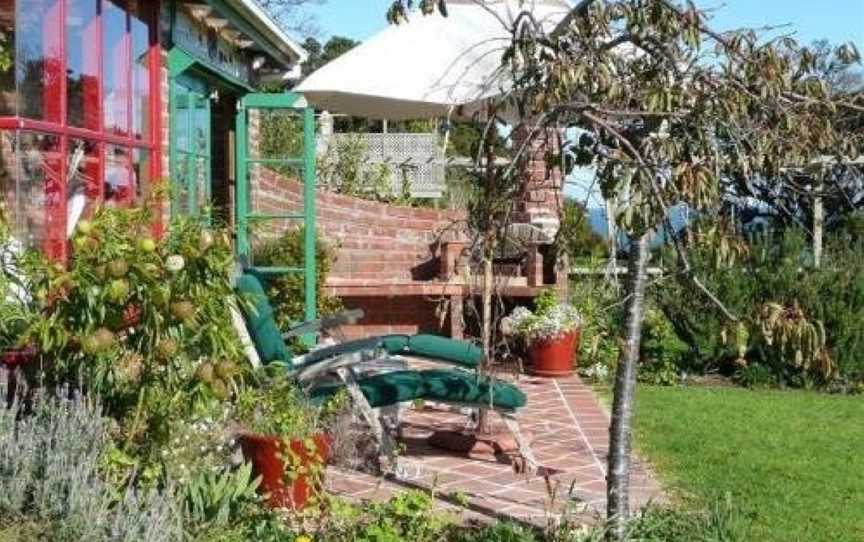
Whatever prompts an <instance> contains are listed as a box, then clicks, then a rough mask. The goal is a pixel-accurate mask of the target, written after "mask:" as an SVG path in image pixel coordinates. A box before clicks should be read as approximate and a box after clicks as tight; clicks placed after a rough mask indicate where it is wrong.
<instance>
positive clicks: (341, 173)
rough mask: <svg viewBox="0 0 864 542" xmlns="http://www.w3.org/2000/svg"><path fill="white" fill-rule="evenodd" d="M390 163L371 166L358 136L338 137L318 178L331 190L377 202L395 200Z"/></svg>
mask: <svg viewBox="0 0 864 542" xmlns="http://www.w3.org/2000/svg"><path fill="white" fill-rule="evenodd" d="M392 175H393V171H392V170H391V168H390V166H389V165H388V164H384V163H379V164H371V165H370V163H369V149H368V148H367V146H366V142H365V141H364V140H363V138H362V137H361V136H359V135H356V136H346V137H340V138H335V139H334V140H333V143H332V144H331V146H330V148H329V149H327V152H326V153H325V155H324V156H323V157H322V158H321V159H320V160H319V162H318V177H319V179H320V182H321V184H322V185H323V186H325V187H327V189H328V190H330V191H333V192H337V193H339V194H345V195H346V196H354V197H358V198H364V199H371V200H376V201H392V200H394V199H396V198H397V194H394V191H393V184H392V181H391V177H392Z"/></svg>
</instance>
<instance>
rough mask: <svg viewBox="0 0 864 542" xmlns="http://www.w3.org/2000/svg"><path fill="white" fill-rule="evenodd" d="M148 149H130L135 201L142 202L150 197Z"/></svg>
mask: <svg viewBox="0 0 864 542" xmlns="http://www.w3.org/2000/svg"><path fill="white" fill-rule="evenodd" d="M150 167H151V163H150V151H147V150H145V149H133V150H132V178H133V179H135V180H136V182H135V201H137V202H144V201H145V200H147V198H149V197H150V194H151V189H152V186H151V184H150V182H151V179H150Z"/></svg>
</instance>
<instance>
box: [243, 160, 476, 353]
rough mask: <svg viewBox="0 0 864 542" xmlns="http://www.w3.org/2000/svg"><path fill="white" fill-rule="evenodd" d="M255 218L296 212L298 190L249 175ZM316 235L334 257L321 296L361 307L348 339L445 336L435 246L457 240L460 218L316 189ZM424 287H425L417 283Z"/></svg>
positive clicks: (260, 174) (265, 174) (267, 175)
mask: <svg viewBox="0 0 864 542" xmlns="http://www.w3.org/2000/svg"><path fill="white" fill-rule="evenodd" d="M254 177H255V181H254V183H255V184H253V186H256V187H257V188H256V194H255V196H254V200H255V201H256V202H257V204H256V209H257V210H258V211H261V212H267V213H269V212H282V213H284V212H286V211H287V212H300V211H301V210H302V208H303V195H302V190H303V185H302V184H301V183H299V182H297V181H294V180H289V179H286V178H284V177H282V176H280V175H278V174H276V173H274V172H272V171H270V170H266V169H261V170H259V171H257V172H256V174H255V175H254ZM316 220H317V226H318V231H319V234H320V235H321V238H322V239H323V240H324V242H325V243H326V244H327V245H328V246H329V247H330V248H331V249H332V250H333V251H334V254H335V262H334V265H333V269H332V271H331V274H330V276H329V277H328V280H327V284H326V287H327V290H328V291H329V292H330V293H332V294H334V295H337V296H339V297H340V298H341V299H342V300H343V302H344V303H345V305H346V307H347V308H362V309H363V310H364V311H365V312H366V317H365V318H364V319H363V321H362V322H361V324H362V325H360V326H356V327H354V328H352V329H348V330H346V331H347V333H348V334H349V335H350V336H351V337H361V336H370V335H379V334H384V333H417V332H420V331H425V332H434V333H449V322H448V321H447V319H444V320H443V321H442V320H439V318H438V312H439V311H438V309H439V306H440V305H439V303H440V301H441V300H442V299H444V298H445V296H444V295H443V288H442V287H441V286H440V285H438V286H437V287H436V284H435V283H434V279H436V278H437V277H438V274H439V268H440V264H439V260H438V252H439V250H438V242H439V240H442V239H452V238H455V237H457V236H458V233H457V232H458V231H460V226H461V227H464V220H465V214H464V213H460V212H455V211H441V210H436V209H418V208H412V207H397V206H393V205H388V204H385V203H379V202H374V201H367V200H363V199H359V198H354V197H350V196H344V195H340V194H333V193H331V192H326V191H324V190H318V193H317V197H316ZM423 282H426V283H427V284H426V285H423V284H421V283H423Z"/></svg>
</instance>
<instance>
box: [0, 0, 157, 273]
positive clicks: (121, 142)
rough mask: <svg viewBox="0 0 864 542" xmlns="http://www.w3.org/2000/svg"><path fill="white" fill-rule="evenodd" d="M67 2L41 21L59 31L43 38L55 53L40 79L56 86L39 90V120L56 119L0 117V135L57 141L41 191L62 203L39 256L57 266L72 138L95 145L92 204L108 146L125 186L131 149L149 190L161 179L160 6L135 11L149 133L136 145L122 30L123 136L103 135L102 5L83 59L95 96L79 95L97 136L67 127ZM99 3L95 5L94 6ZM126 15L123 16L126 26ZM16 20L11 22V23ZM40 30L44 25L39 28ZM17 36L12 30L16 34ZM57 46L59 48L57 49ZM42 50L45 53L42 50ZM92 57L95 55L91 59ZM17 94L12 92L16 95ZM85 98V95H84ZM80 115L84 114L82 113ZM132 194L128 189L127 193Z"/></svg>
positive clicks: (130, 66) (127, 45)
mask: <svg viewBox="0 0 864 542" xmlns="http://www.w3.org/2000/svg"><path fill="white" fill-rule="evenodd" d="M68 1H69V0H58V1H57V4H56V7H55V8H54V9H52V10H50V12H49V13H47V14H46V15H45V21H46V22H45V24H46V25H47V24H49V23H52V20H53V19H54V18H59V21H60V22H59V28H60V29H61V31H60V32H59V36H58V35H49V34H48V33H46V36H48V39H51V40H55V41H54V44H56V45H58V46H57V47H56V50H57V52H58V55H57V56H58V57H59V58H57V57H53V58H47V60H49V62H46V64H45V66H46V67H45V71H46V73H45V74H44V75H43V78H45V79H47V80H50V79H54V80H55V81H58V82H59V84H58V85H45V91H44V93H43V104H44V111H45V114H44V115H43V117H45V118H52V117H54V118H59V122H53V121H47V120H36V119H30V118H25V117H20V116H15V117H10V116H0V130H9V131H12V130H14V131H27V132H38V133H43V134H49V135H55V136H58V137H59V140H60V149H59V153H60V157H61V160H60V164H59V181H58V182H57V183H51V184H52V185H53V186H46V187H45V190H46V194H47V193H48V192H52V193H56V192H57V191H60V192H61V193H62V195H63V197H61V198H59V200H60V202H61V203H60V205H57V206H52V207H51V213H50V215H49V216H47V217H46V224H47V228H48V231H47V232H46V234H47V235H46V242H45V245H44V246H43V250H44V252H45V253H46V255H48V256H49V257H50V258H53V259H55V260H59V261H66V259H67V258H68V252H69V243H68V242H67V240H66V220H67V219H66V216H67V209H66V201H67V196H68V194H67V186H66V179H67V171H66V170H67V156H68V151H69V141H70V139H72V138H77V139H85V140H90V141H93V142H95V143H96V146H97V155H98V168H99V172H100V175H101V177H102V178H100V179H99V180H100V181H101V182H99V183H98V185H99V188H98V198H97V199H98V201H102V200H103V199H104V196H105V194H104V174H105V162H106V156H105V152H106V147H107V146H108V145H116V146H119V147H124V148H125V149H127V151H128V152H127V154H128V166H127V167H128V171H129V172H130V173H129V174H130V186H131V185H132V182H131V181H132V179H131V175H132V171H133V170H134V158H133V157H134V152H133V151H134V149H141V150H146V151H148V152H149V153H150V172H149V173H150V183H151V185H155V184H156V183H159V182H161V181H160V178H161V176H162V137H161V135H162V125H161V121H162V108H161V103H162V99H161V88H162V85H161V64H162V62H161V60H162V54H161V47H160V44H159V10H160V2H159V1H155V0H154V1H150V0H147V1H141V2H139V6H141V7H142V8H143V9H145V10H147V11H146V15H147V17H148V20H149V22H150V25H149V31H150V36H149V42H150V45H149V49H148V51H147V55H148V60H149V66H148V70H149V86H150V96H149V109H150V112H149V115H150V119H149V123H148V124H149V128H148V129H147V131H146V133H145V134H142V135H143V137H142V138H141V139H137V138H136V137H135V134H134V130H133V126H132V124H133V109H134V107H135V105H134V98H135V97H134V92H135V90H134V76H133V71H134V65H135V62H134V59H133V58H132V55H133V52H132V50H133V48H132V46H131V40H132V37H131V34H130V29H129V28H128V26H127V29H126V32H125V36H124V38H123V43H124V45H123V47H124V49H125V52H126V53H127V54H128V56H129V59H128V62H126V66H125V67H126V72H127V73H126V74H124V75H125V81H124V83H123V84H122V85H120V88H121V89H123V91H124V98H125V103H126V124H127V129H126V131H125V133H124V134H122V135H121V134H115V133H112V132H110V131H108V130H107V129H106V126H105V124H106V123H105V114H104V113H105V111H104V109H105V107H104V96H103V94H104V92H103V88H104V87H103V85H104V71H105V67H104V62H106V59H105V58H104V54H103V35H102V34H103V31H102V29H103V21H102V18H103V14H104V11H105V8H104V3H102V4H101V6H102V7H101V9H99V10H98V13H97V15H96V21H95V25H94V26H95V29H96V31H95V36H94V41H95V43H94V44H93V46H92V47H91V48H90V49H89V51H90V54H88V56H87V59H86V60H85V62H95V63H96V64H97V66H96V72H97V80H98V81H97V85H96V86H97V90H96V92H95V93H90V94H89V95H85V104H84V107H85V109H87V108H91V107H93V108H95V111H96V114H97V116H98V127H99V129H98V130H93V129H89V128H81V127H77V126H72V125H70V124H69V119H68V115H67V113H68V110H67V109H68V103H67V101H68V92H67V86H68V85H67V78H66V73H67V71H66V70H67V43H66V41H67V31H66V13H67V11H66V8H67V2H68ZM100 1H101V0H100ZM123 7H124V11H127V12H128V4H125V3H124V5H123ZM15 8H16V9H21V2H20V0H19V1H18V2H16V5H15ZM128 17H129V15H127V20H128ZM16 20H17V18H16ZM53 24H56V23H53ZM43 26H44V25H43ZM16 30H17V29H16ZM58 41H59V43H57V42H58ZM46 49H47V48H46ZM92 55H95V57H94V56H92ZM16 92H18V89H16ZM85 94H86V92H85ZM94 94H95V96H94ZM93 98H95V103H92V102H91V100H92V99H93ZM85 115H86V113H85ZM133 188H134V187H133ZM155 211H156V212H155V213H154V216H155V224H154V230H155V231H157V232H158V231H160V230H161V227H162V225H161V217H162V213H161V209H155Z"/></svg>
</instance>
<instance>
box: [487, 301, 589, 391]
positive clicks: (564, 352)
mask: <svg viewBox="0 0 864 542" xmlns="http://www.w3.org/2000/svg"><path fill="white" fill-rule="evenodd" d="M581 324H582V318H581V316H580V315H579V312H578V311H577V310H576V309H575V308H574V307H573V306H572V305H570V304H569V303H562V302H559V301H558V298H557V297H556V295H555V292H554V290H551V289H547V290H543V291H542V292H541V293H540V295H538V296H537V298H535V300H534V310H533V311H531V310H529V309H527V308H525V307H516V308H515V309H514V310H513V312H512V313H510V315H509V316H507V317H506V318H505V319H504V321H503V322H502V328H503V330H504V332H505V334H511V335H516V336H519V337H521V338H523V339H524V340H525V343H526V345H527V347H528V357H529V359H530V361H531V364H532V366H533V367H532V372H533V373H534V374H536V375H538V376H548V377H559V376H568V375H571V374H573V367H574V365H575V361H576V360H575V357H576V352H577V350H578V348H579V330H580V326H581Z"/></svg>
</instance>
